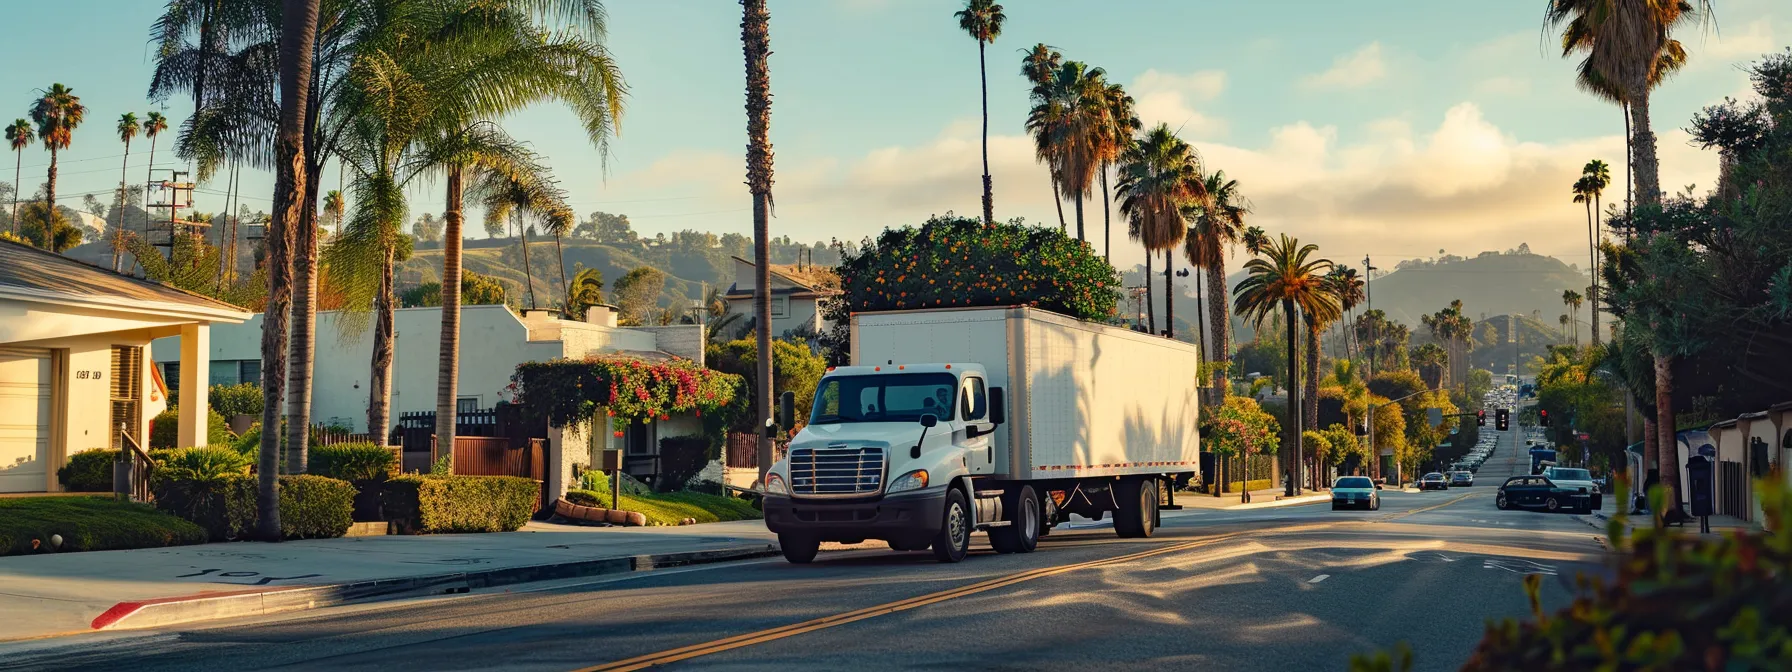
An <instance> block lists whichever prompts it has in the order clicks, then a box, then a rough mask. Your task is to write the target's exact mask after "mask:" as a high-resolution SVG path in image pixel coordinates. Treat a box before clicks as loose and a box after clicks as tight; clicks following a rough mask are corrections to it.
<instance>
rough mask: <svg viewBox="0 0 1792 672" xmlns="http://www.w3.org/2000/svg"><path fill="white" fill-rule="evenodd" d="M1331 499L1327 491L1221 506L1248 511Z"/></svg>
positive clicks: (1227, 509) (1227, 508)
mask: <svg viewBox="0 0 1792 672" xmlns="http://www.w3.org/2000/svg"><path fill="white" fill-rule="evenodd" d="M1329 501H1332V496H1331V495H1330V494H1329V493H1327V494H1318V495H1302V496H1300V497H1292V498H1289V499H1277V500H1274V501H1268V502H1251V503H1249V504H1233V505H1232V506H1226V507H1220V508H1221V509H1223V510H1226V511H1248V510H1250V509H1273V508H1278V507H1283V506H1301V505H1304V504H1318V503H1320V502H1329Z"/></svg>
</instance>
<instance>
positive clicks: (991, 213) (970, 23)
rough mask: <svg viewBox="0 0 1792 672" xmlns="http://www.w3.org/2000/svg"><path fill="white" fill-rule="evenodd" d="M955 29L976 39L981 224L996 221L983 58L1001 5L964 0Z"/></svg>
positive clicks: (998, 26) (998, 24)
mask: <svg viewBox="0 0 1792 672" xmlns="http://www.w3.org/2000/svg"><path fill="white" fill-rule="evenodd" d="M953 16H956V17H958V28H959V29H960V30H963V31H964V32H966V33H969V34H970V36H971V37H972V38H973V39H975V40H977V75H978V77H979V78H981V80H982V82H983V223H984V224H994V223H995V222H996V210H995V193H994V183H993V182H991V181H990V179H989V66H988V65H986V64H985V63H984V60H983V48H984V45H988V44H995V42H996V38H997V37H1000V36H1001V34H1002V22H1003V21H1004V20H1005V19H1007V18H1008V17H1006V16H1003V15H1002V6H1001V5H998V4H996V3H994V2H992V1H991V0H966V2H965V5H964V9H962V10H959V11H958V12H956V13H954V14H953Z"/></svg>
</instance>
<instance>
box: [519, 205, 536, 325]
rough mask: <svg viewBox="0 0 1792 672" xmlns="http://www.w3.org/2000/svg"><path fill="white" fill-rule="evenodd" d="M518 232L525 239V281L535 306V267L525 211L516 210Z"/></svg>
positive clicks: (530, 298) (520, 237) (532, 305)
mask: <svg viewBox="0 0 1792 672" xmlns="http://www.w3.org/2000/svg"><path fill="white" fill-rule="evenodd" d="M515 219H516V233H517V236H518V238H519V239H521V240H522V241H523V282H525V283H527V284H528V286H529V308H530V309H534V308H535V268H534V266H533V265H532V264H530V263H529V223H528V222H525V221H523V212H522V210H518V211H517V212H516V216H515Z"/></svg>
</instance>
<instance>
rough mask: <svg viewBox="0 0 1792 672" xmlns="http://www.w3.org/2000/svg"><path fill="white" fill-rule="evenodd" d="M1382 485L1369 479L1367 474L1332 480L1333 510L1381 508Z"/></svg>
mask: <svg viewBox="0 0 1792 672" xmlns="http://www.w3.org/2000/svg"><path fill="white" fill-rule="evenodd" d="M1379 490H1381V486H1379V485H1376V484H1375V482H1374V481H1371V480H1369V477H1367V476H1341V477H1339V478H1338V480H1336V481H1333V482H1332V510H1333V511H1337V510H1338V509H1343V508H1357V509H1368V510H1370V511H1375V510H1379V509H1380V508H1381V493H1380V492H1377V491H1379Z"/></svg>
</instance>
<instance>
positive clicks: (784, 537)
mask: <svg viewBox="0 0 1792 672" xmlns="http://www.w3.org/2000/svg"><path fill="white" fill-rule="evenodd" d="M778 548H780V549H782V550H783V551H784V559H785V560H788V561H789V562H790V564H793V565H807V564H809V563H810V562H814V561H815V554H816V553H817V552H819V551H821V540H820V539H817V538H815V537H805V536H801V535H796V534H791V533H789V532H784V533H780V534H779V535H778Z"/></svg>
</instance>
